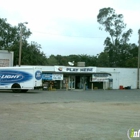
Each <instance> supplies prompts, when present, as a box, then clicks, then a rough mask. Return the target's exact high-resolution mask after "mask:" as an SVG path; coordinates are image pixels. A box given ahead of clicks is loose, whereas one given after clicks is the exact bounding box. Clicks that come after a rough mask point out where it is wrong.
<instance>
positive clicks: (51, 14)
mask: <svg viewBox="0 0 140 140" xmlns="http://www.w3.org/2000/svg"><path fill="white" fill-rule="evenodd" d="M105 7H111V8H114V9H115V11H116V13H117V14H123V15H124V23H126V24H127V29H129V28H131V29H132V30H133V34H132V37H131V40H130V43H136V44H137V42H138V29H140V0H97V1H95V0H0V18H7V22H8V23H10V24H11V25H13V26H14V25H18V23H21V22H28V25H27V28H29V29H30V30H31V32H32V35H31V37H30V39H29V43H30V42H31V41H35V42H37V43H38V44H41V47H42V50H41V51H43V52H44V53H45V54H46V56H47V57H48V56H50V55H51V54H54V55H57V54H60V55H70V54H87V55H97V54H98V53H100V52H102V51H103V50H104V45H103V43H104V40H105V38H106V37H107V36H108V34H107V33H106V32H105V31H101V30H99V27H100V25H99V23H98V22H97V15H98V13H99V10H100V9H101V8H105Z"/></svg>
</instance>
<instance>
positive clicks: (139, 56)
mask: <svg viewBox="0 0 140 140" xmlns="http://www.w3.org/2000/svg"><path fill="white" fill-rule="evenodd" d="M138 34H139V41H138V44H139V45H138V70H137V89H139V75H140V74H139V73H140V72H139V69H140V29H139V30H138Z"/></svg>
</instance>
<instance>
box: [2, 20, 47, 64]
mask: <svg viewBox="0 0 140 140" xmlns="http://www.w3.org/2000/svg"><path fill="white" fill-rule="evenodd" d="M20 29H21V24H18V26H12V25H10V24H9V23H7V20H6V19H3V18H1V19H0V50H8V51H13V52H14V65H18V58H19V40H20V33H21V32H20V31H21V30H20ZM31 34H32V33H31V31H30V30H29V29H27V28H26V26H25V25H24V24H22V55H21V65H46V64H47V58H46V56H45V54H44V53H43V52H41V51H40V50H41V46H40V45H39V44H37V43H35V42H34V43H32V44H29V43H28V41H27V39H28V38H29V37H30V35H31Z"/></svg>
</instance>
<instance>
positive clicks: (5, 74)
mask: <svg viewBox="0 0 140 140" xmlns="http://www.w3.org/2000/svg"><path fill="white" fill-rule="evenodd" d="M32 78H33V75H32V74H30V73H27V72H24V71H17V70H0V85H8V84H11V83H21V82H25V81H29V80H31V79H32Z"/></svg>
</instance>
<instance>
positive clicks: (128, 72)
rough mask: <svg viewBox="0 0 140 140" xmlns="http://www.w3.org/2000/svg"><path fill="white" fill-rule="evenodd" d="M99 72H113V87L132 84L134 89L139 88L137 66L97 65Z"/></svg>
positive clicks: (117, 87)
mask: <svg viewBox="0 0 140 140" xmlns="http://www.w3.org/2000/svg"><path fill="white" fill-rule="evenodd" d="M97 72H108V73H111V74H112V78H113V89H119V87H120V85H122V86H123V87H127V86H131V88H132V89H136V88H137V68H102V67H97Z"/></svg>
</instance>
